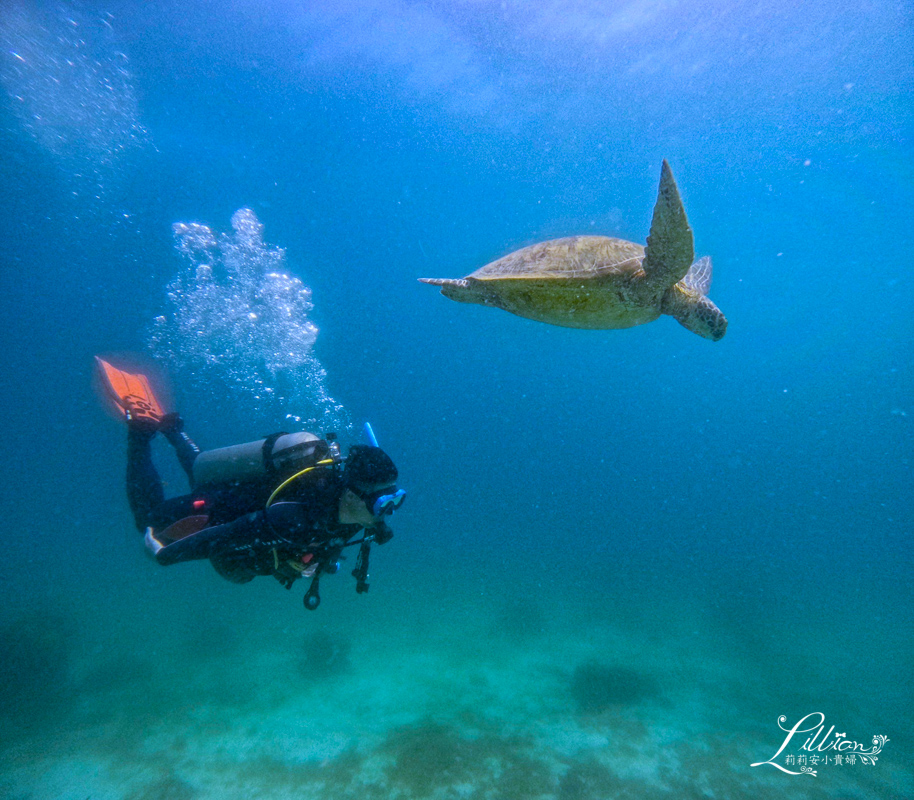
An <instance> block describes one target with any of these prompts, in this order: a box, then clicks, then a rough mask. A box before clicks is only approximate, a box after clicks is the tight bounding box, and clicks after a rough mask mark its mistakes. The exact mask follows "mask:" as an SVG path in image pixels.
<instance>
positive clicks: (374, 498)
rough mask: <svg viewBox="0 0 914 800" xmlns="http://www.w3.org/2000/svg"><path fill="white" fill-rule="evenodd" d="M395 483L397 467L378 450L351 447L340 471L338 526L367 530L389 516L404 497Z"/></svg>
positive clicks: (378, 448)
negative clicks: (350, 525) (341, 482)
mask: <svg viewBox="0 0 914 800" xmlns="http://www.w3.org/2000/svg"><path fill="white" fill-rule="evenodd" d="M396 480H397V467H396V466H395V465H394V462H393V461H392V460H391V458H390V456H389V455H387V453H385V452H384V451H383V450H382V449H381V448H380V447H370V446H368V445H363V444H356V445H353V446H352V447H351V448H350V449H349V457H348V458H347V459H346V463H345V465H344V467H343V487H344V490H343V494H342V495H341V497H340V522H343V523H358V524H359V525H363V526H365V527H368V526H371V525H376V524H377V523H378V522H380V521H381V520H382V519H383V518H384V516H386V515H387V514H392V513H393V512H394V511H396V509H398V508H399V507H400V506H401V505H402V504H403V499H404V498H405V497H406V492H405V491H404V490H403V489H398V488H397V485H396Z"/></svg>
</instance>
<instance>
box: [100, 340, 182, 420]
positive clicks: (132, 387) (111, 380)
mask: <svg viewBox="0 0 914 800" xmlns="http://www.w3.org/2000/svg"><path fill="white" fill-rule="evenodd" d="M95 362H96V364H97V365H98V369H99V372H100V373H101V376H102V382H103V383H104V386H105V389H106V390H107V392H108V395H109V396H110V397H111V399H112V400H113V401H114V402H115V403H116V404H117V406H118V407H119V408H120V409H121V411H123V412H124V416H125V417H126V418H127V419H128V420H131V419H144V420H148V421H149V422H156V423H157V422H161V420H162V417H164V416H165V411H164V410H163V409H162V406H161V404H160V403H159V401H158V400H157V399H156V396H155V394H154V392H153V391H152V387H151V386H150V385H149V379H148V378H147V377H146V376H145V375H141V374H137V375H133V374H131V373H129V372H124V370H121V369H118V368H117V367H113V366H111V364H109V363H108V362H107V361H105V360H104V359H101V358H99V357H98V356H96V357H95Z"/></svg>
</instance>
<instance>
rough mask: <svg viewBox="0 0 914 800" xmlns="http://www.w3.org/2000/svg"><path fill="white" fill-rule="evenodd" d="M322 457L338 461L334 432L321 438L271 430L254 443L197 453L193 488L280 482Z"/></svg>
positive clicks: (305, 432) (337, 448)
mask: <svg viewBox="0 0 914 800" xmlns="http://www.w3.org/2000/svg"><path fill="white" fill-rule="evenodd" d="M325 459H332V460H333V462H334V463H336V462H337V461H338V460H339V444H338V443H337V441H336V435H335V434H332V433H331V434H327V439H326V440H324V439H321V438H320V437H319V436H316V435H315V434H313V433H308V432H307V431H300V432H298V433H274V434H273V435H272V436H267V437H266V438H265V439H258V440H257V441H256V442H246V443H245V444H236V445H232V446H231V447H220V448H218V449H216V450H205V451H203V452H202V453H200V455H198V456H197V458H196V459H195V460H194V487H195V488H197V489H201V488H203V489H205V488H216V487H219V488H222V487H226V486H233V485H234V486H237V485H240V484H248V483H261V482H264V481H276V482H280V481H283V480H285V479H286V478H288V477H290V476H292V475H294V474H296V473H298V472H301V471H302V470H305V469H307V468H309V467H313V466H315V465H316V464H317V463H318V462H319V461H323V460H325Z"/></svg>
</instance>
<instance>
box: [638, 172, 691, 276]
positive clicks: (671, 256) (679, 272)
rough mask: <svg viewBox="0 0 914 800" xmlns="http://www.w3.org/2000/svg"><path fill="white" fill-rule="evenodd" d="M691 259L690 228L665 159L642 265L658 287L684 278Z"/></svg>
mask: <svg viewBox="0 0 914 800" xmlns="http://www.w3.org/2000/svg"><path fill="white" fill-rule="evenodd" d="M694 258H695V242H694V239H693V238H692V229H691V228H690V227H689V220H688V219H687V218H686V213H685V209H684V208H683V207H682V198H681V197H680V196H679V189H678V187H677V186H676V181H675V180H674V179H673V171H672V170H671V169H670V165H669V164H667V162H666V159H664V161H663V166H662V167H661V169H660V188H659V189H658V190H657V202H656V204H655V205H654V218H653V219H652V220H651V232H650V235H649V236H648V237H647V248H646V249H645V251H644V261H643V262H642V263H641V267H642V269H644V271H645V273H646V274H647V277H648V279H649V280H650V281H651V283H652V284H656V285H657V286H658V288H659V287H663V288H669V287H670V286H672V285H673V284H674V283H677V282H679V281H681V280H682V279H683V277H685V274H686V273H687V272H688V271H689V267H690V266H691V264H692V261H693V259H694Z"/></svg>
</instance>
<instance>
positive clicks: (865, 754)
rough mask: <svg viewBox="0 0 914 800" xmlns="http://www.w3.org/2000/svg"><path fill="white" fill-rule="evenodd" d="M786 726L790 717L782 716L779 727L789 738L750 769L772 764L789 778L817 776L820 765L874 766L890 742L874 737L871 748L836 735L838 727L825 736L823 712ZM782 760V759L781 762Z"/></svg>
mask: <svg viewBox="0 0 914 800" xmlns="http://www.w3.org/2000/svg"><path fill="white" fill-rule="evenodd" d="M786 723H787V717H785V716H780V717H778V727H779V728H780V729H781V730H782V731H784V732H785V733H786V734H787V736H786V737H785V738H784V741H783V742H781V746H780V747H779V748H778V750H777V752H776V753H775V754H774V755H773V756H771V758H769V759H768V760H767V761H757V762H756V763H755V764H750V765H749V766H750V767H761V766H764V765H765V764H770V765H771V766H772V767H775V768H776V769H779V770H780V771H781V772H786V773H787V774H788V775H816V774H817V773H816V769H815V767H817V766H818V765H820V764H821V765H825V764H834V765H837V766H842V767H847V766H852V765H854V764H857V763H858V762H859V763H861V764H871V765H872V764H875V763H876V756H877V755H878V754H879V753H881V752H882V748H883V747H885V743H886V742H887V741H889V740H888V739H887V738H886V737H885V736H874V737H873V746H872V747H870V748H869V749H867V748H866V746H865V745H862V744H860V742H855V741H853V740H851V739H848V738H847V734H846V733H835V726H834V725H832V726H831V727H830V728H829V729H828V733H826V734H825V735H824V736H823V735H822V732H823V731H824V730H825V714H823V713H822V712H821V711H815V712H813V713H812V714H807V715H806V716H805V717H803V718H802V719H800V720H799V721H797V722H796V723H795V724H794V725H793V727H791V728H787V727H785V725H786ZM810 734H811V735H810ZM804 737H805V739H806V740H805V741H804V742H803V744H801V745H799V747H798V746H797V744H798V743H799V742H800V741H801V740H803V738H804ZM820 737H821V738H820ZM791 743H793V746H792V748H788V745H790V744H791ZM785 750H786V751H787V752H786V753H785V752H784V751H785ZM778 759H780V763H779V762H778ZM788 767H799V772H796V771H794V770H791V769H788Z"/></svg>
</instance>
